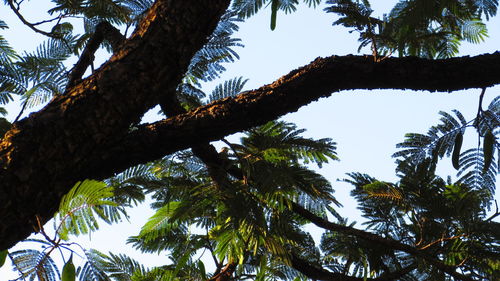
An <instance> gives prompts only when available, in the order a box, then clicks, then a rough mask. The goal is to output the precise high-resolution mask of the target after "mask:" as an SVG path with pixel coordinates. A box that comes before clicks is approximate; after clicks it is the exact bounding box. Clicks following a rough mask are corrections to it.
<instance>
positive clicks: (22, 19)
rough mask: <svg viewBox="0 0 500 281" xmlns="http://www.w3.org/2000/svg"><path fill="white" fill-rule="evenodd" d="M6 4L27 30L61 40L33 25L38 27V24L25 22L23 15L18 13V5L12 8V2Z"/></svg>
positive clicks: (56, 35)
mask: <svg viewBox="0 0 500 281" xmlns="http://www.w3.org/2000/svg"><path fill="white" fill-rule="evenodd" d="M7 4H9V6H10V8H11V10H12V11H14V13H15V14H16V16H17V17H18V18H19V19H20V20H21V22H22V23H24V24H25V25H26V26H28V27H29V28H31V29H32V30H33V31H35V32H36V33H40V34H43V35H45V36H48V37H51V38H56V39H61V35H59V34H55V33H52V32H46V31H43V30H41V29H38V28H36V27H35V25H38V24H39V23H36V24H33V23H30V22H29V21H27V20H26V19H25V18H24V17H23V15H22V14H21V12H20V11H19V5H18V7H15V6H14V2H13V0H7Z"/></svg>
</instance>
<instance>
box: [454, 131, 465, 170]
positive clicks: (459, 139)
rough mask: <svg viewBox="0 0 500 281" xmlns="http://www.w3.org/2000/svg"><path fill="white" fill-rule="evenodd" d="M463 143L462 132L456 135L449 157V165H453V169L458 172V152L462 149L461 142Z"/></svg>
mask: <svg viewBox="0 0 500 281" xmlns="http://www.w3.org/2000/svg"><path fill="white" fill-rule="evenodd" d="M463 141H464V135H463V134H462V132H460V133H458V134H457V136H456V137H455V146H454V147H453V155H452V156H451V163H452V164H453V168H455V169H456V170H458V168H459V167H460V162H459V159H460V150H461V149H462V142H463Z"/></svg>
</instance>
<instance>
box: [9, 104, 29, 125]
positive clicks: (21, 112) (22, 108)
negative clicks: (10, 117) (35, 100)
mask: <svg viewBox="0 0 500 281" xmlns="http://www.w3.org/2000/svg"><path fill="white" fill-rule="evenodd" d="M27 105H28V100H26V101H25V102H24V103H23V107H21V111H19V114H18V115H17V117H16V119H14V122H12V123H16V122H17V121H19V118H21V115H23V113H24V110H25V109H26V106H27Z"/></svg>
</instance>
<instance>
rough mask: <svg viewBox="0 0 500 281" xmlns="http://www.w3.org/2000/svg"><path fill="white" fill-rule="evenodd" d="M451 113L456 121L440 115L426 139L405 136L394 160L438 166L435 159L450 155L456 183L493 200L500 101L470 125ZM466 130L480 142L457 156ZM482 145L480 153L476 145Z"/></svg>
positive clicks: (424, 137)
mask: <svg viewBox="0 0 500 281" xmlns="http://www.w3.org/2000/svg"><path fill="white" fill-rule="evenodd" d="M483 94H484V92H483ZM453 113H454V114H455V117H454V116H453V115H451V114H449V113H446V112H440V113H439V114H440V115H441V123H440V124H439V125H436V126H432V127H431V128H430V129H429V131H428V132H427V134H426V135H424V134H415V133H411V134H407V135H406V136H405V137H406V139H405V141H404V142H402V143H400V144H398V145H397V146H398V147H400V148H402V149H401V150H400V151H398V152H396V153H394V155H393V156H394V157H402V158H403V161H414V162H417V163H419V162H422V161H424V160H425V159H426V158H431V159H432V161H434V162H437V161H438V159H440V158H442V157H444V156H450V155H451V154H453V157H454V164H453V165H454V166H455V168H456V169H457V170H458V173H457V175H458V176H459V182H462V183H464V184H467V185H468V186H470V187H471V188H474V189H478V190H484V191H487V192H489V193H490V196H492V195H493V194H494V192H495V187H496V185H495V184H496V175H497V173H498V164H497V162H495V161H494V160H495V155H494V151H495V150H496V151H497V159H500V144H499V143H498V141H497V140H496V136H497V135H498V134H499V133H500V130H499V128H500V122H499V119H498V116H499V115H500V97H497V98H495V99H494V100H493V101H492V102H491V104H490V105H489V106H488V109H486V110H483V109H482V108H481V106H480V107H479V111H478V114H477V116H476V117H475V118H474V119H473V120H471V121H466V119H465V117H464V116H463V115H462V114H461V113H460V112H459V111H457V110H454V111H453ZM468 127H473V128H474V129H475V130H476V132H477V135H478V138H479V140H482V142H478V146H477V147H476V148H471V149H467V150H465V151H463V152H460V151H461V147H462V141H461V139H462V138H463V135H464V133H465V130H466V128H468ZM488 136H489V137H488ZM481 143H482V146H483V149H481V147H480V145H479V144H481ZM484 151H489V153H484ZM485 156H487V157H485Z"/></svg>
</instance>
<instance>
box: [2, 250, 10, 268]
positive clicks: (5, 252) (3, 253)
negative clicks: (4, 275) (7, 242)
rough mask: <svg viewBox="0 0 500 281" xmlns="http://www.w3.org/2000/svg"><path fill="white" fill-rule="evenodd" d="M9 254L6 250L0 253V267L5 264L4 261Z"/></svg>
mask: <svg viewBox="0 0 500 281" xmlns="http://www.w3.org/2000/svg"><path fill="white" fill-rule="evenodd" d="M8 253H9V252H8V251H7V250H3V251H0V267H2V266H3V265H4V264H5V260H6V259H7V254H8Z"/></svg>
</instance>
